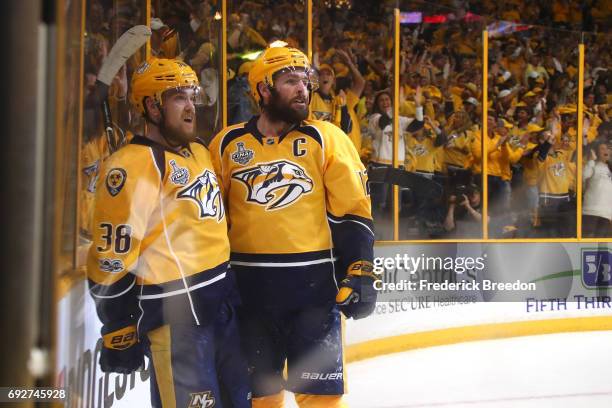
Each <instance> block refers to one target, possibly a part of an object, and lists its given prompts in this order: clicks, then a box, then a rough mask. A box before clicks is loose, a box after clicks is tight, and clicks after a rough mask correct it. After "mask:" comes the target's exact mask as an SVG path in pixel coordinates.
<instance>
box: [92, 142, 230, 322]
mask: <svg viewBox="0 0 612 408" xmlns="http://www.w3.org/2000/svg"><path fill="white" fill-rule="evenodd" d="M228 260H229V242H228V238H227V224H226V218H225V209H224V206H223V200H222V198H221V191H220V188H219V185H218V182H217V177H216V176H215V173H214V170H213V167H212V163H211V161H210V156H209V153H208V150H207V149H206V147H205V146H204V145H203V144H200V143H191V144H189V146H188V147H186V148H183V149H182V150H181V151H180V152H175V151H172V150H168V149H166V148H164V147H163V146H161V145H159V144H156V143H155V142H153V141H151V140H150V139H147V138H144V137H140V136H137V137H135V138H134V139H133V140H132V142H131V143H130V144H129V145H126V146H124V147H123V148H122V149H120V150H119V151H117V152H116V153H115V154H113V155H112V156H111V157H109V158H108V159H107V160H106V161H105V162H104V165H103V168H102V171H101V172H100V177H99V180H98V184H97V187H96V202H95V211H94V229H93V243H92V246H91V248H90V251H89V256H88V262H87V274H88V279H89V283H90V292H91V294H92V296H93V297H94V299H95V301H96V305H97V309H98V313H99V315H100V318H101V320H102V321H103V322H104V323H107V322H109V321H121V320H126V319H129V318H132V319H133V318H134V315H139V314H140V313H139V312H138V311H139V310H141V311H142V312H141V313H142V316H140V321H139V328H140V329H141V330H142V329H144V330H149V329H152V328H155V327H158V326H159V325H161V324H164V323H167V322H168V321H169V320H172V319H176V320H186V321H189V322H192V323H196V324H204V322H207V321H208V319H209V318H210V317H211V316H212V315H214V314H215V312H216V308H217V307H218V305H219V303H220V302H221V301H222V300H223V299H224V298H225V296H226V294H227V292H228V290H229V287H230V284H231V282H230V281H231V279H226V275H227V266H228Z"/></svg>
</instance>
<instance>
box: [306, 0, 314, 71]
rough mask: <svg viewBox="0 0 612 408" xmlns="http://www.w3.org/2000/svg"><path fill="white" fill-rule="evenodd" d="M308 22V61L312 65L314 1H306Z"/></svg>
mask: <svg viewBox="0 0 612 408" xmlns="http://www.w3.org/2000/svg"><path fill="white" fill-rule="evenodd" d="M306 22H307V23H308V24H307V31H306V55H307V56H308V61H310V62H311V63H312V43H313V40H312V0H306Z"/></svg>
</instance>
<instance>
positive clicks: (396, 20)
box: [393, 8, 401, 241]
mask: <svg viewBox="0 0 612 408" xmlns="http://www.w3.org/2000/svg"><path fill="white" fill-rule="evenodd" d="M400 45H401V42H400V11H399V9H397V8H396V9H394V10H393V167H394V168H397V167H398V165H399V163H398V162H399V136H400V135H399V83H400V78H399V76H400V58H399V55H400ZM393 240H394V241H398V240H399V187H398V186H397V185H393Z"/></svg>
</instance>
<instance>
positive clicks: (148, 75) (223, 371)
mask: <svg viewBox="0 0 612 408" xmlns="http://www.w3.org/2000/svg"><path fill="white" fill-rule="evenodd" d="M200 96H201V91H200V88H199V81H198V78H197V77H196V74H195V73H194V71H193V70H192V69H191V68H190V67H189V66H188V65H186V64H184V63H183V62H180V61H177V60H168V59H155V58H154V59H152V60H150V61H148V62H146V63H144V64H142V65H141V66H140V67H139V68H138V70H137V71H136V72H135V73H134V76H133V78H132V82H131V95H130V99H131V102H132V104H133V105H134V106H135V107H136V108H137V109H138V110H139V111H140V112H142V114H143V115H144V116H145V118H146V120H147V133H146V135H145V136H144V137H143V136H136V137H134V139H133V140H132V141H131V143H130V144H128V145H126V146H125V147H123V148H122V149H120V150H119V151H117V152H116V153H114V154H113V155H112V156H111V157H110V158H109V159H108V160H107V161H106V162H105V164H104V168H103V169H102V171H101V173H100V174H101V178H100V180H99V182H98V184H97V188H96V203H95V215H94V222H95V224H94V227H95V228H94V231H95V232H94V236H93V244H92V247H91V249H90V252H89V258H88V265H87V266H88V278H89V285H90V292H91V294H92V296H93V298H94V300H95V302H96V308H97V312H98V316H99V317H100V320H101V321H102V323H103V327H102V340H103V346H102V350H101V354H100V365H101V367H102V370H103V371H104V372H116V373H130V372H132V371H134V370H136V369H138V368H139V367H140V366H142V365H143V362H144V361H143V356H144V355H145V354H146V355H147V356H148V357H149V360H150V364H151V365H150V367H151V368H152V370H151V401H152V405H153V406H154V407H164V408H168V407H172V408H173V407H187V406H190V407H212V406H214V407H223V406H225V407H228V406H231V407H240V408H242V407H244V408H246V407H250V406H251V401H250V390H249V387H248V378H247V372H246V369H247V367H246V364H245V362H244V360H243V359H242V358H241V353H240V343H239V338H238V335H237V322H236V320H235V317H234V316H235V313H234V311H233V309H234V304H233V303H234V302H233V299H234V297H235V293H236V291H235V279H234V276H233V272H231V270H230V269H228V265H229V262H228V261H229V242H228V239H227V224H226V218H225V209H224V206H223V200H222V199H221V193H220V189H219V185H218V182H217V177H216V176H215V173H214V170H213V167H212V163H211V160H210V156H209V152H208V150H207V149H206V147H205V146H204V145H203V144H202V143H201V142H200V141H199V140H198V139H197V138H196V137H195V128H196V127H195V126H196V123H195V122H196V114H195V105H196V104H197V103H198V102H199V99H200ZM222 392H226V393H227V394H228V395H229V399H230V400H231V402H228V403H226V402H225V401H223V402H222V400H221V395H222V394H221V393H222ZM224 404H225V405H224Z"/></svg>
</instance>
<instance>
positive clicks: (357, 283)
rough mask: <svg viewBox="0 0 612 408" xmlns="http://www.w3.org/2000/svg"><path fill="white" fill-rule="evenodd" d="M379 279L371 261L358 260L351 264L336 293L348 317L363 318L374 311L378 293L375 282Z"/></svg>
mask: <svg viewBox="0 0 612 408" xmlns="http://www.w3.org/2000/svg"><path fill="white" fill-rule="evenodd" d="M377 279H378V277H377V276H376V275H375V274H374V265H372V263H371V262H368V261H357V262H353V263H352V264H351V265H349V267H348V270H347V274H346V277H345V278H344V279H342V281H341V282H340V283H339V284H338V288H339V290H338V294H337V295H336V304H337V305H338V306H340V310H342V313H344V315H345V316H346V317H348V318H351V317H352V318H353V319H361V318H364V317H367V316H369V315H370V314H371V313H372V312H373V311H374V307H375V306H376V295H377V292H376V289H374V282H375V281H376V280H377Z"/></svg>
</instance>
